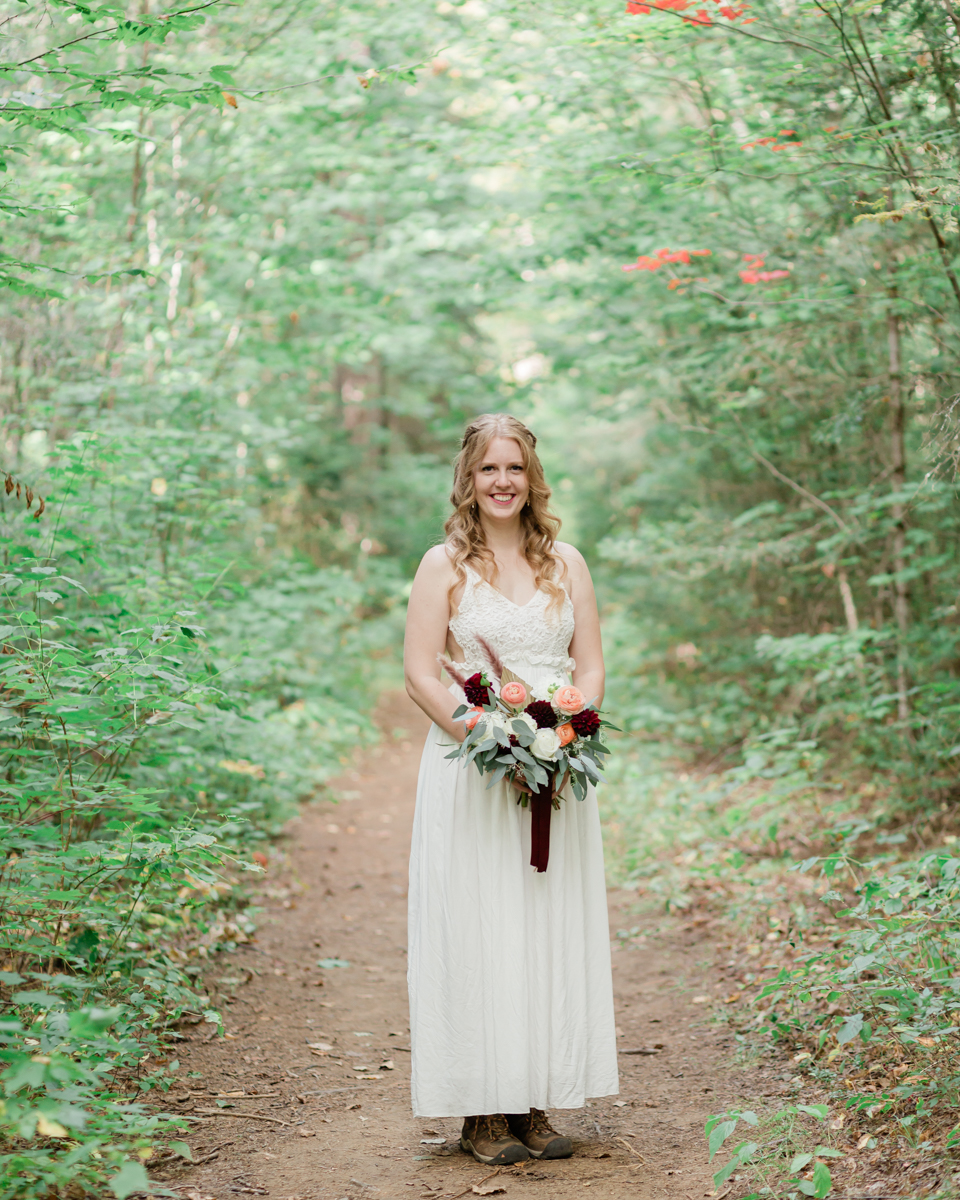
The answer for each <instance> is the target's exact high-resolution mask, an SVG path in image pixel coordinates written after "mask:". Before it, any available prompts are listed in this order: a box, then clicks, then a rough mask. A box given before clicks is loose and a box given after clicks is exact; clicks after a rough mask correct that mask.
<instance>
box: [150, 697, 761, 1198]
mask: <svg viewBox="0 0 960 1200" xmlns="http://www.w3.org/2000/svg"><path fill="white" fill-rule="evenodd" d="M383 725H384V728H385V737H384V740H383V742H382V743H381V745H380V746H379V747H378V748H377V749H376V750H374V751H372V752H370V753H369V754H366V755H364V756H363V758H362V759H360V760H359V761H358V764H357V766H356V769H355V770H353V771H350V772H348V774H347V775H346V776H344V777H343V778H342V779H341V780H340V781H338V782H339V786H338V787H337V788H336V789H335V790H336V792H337V794H338V796H339V798H340V803H339V804H334V803H329V802H324V803H322V804H318V805H315V806H311V807H307V808H305V809H304V812H303V815H302V817H301V818H299V819H298V820H297V821H296V822H294V823H293V824H292V825H291V827H290V830H289V836H288V839H287V841H286V843H285V845H284V846H283V847H282V849H283V850H284V851H285V857H281V858H279V859H278V862H277V864H276V865H274V866H272V867H271V869H270V872H269V874H268V880H267V882H266V884H265V885H264V886H263V888H262V891H263V895H264V905H265V911H264V912H263V913H262V914H261V916H260V918H259V921H258V924H259V933H258V937H257V940H256V942H255V943H254V944H252V945H250V946H244V947H241V948H240V949H238V950H237V951H236V952H235V953H234V954H232V955H224V956H222V957H221V958H220V959H219V960H218V961H217V963H216V966H215V968H214V970H213V971H212V972H211V977H210V978H209V979H208V984H209V986H210V987H211V988H215V989H217V990H216V992H214V994H215V995H217V996H218V997H219V1000H220V1003H221V1005H222V1011H223V1012H224V1015H225V1024H226V1029H227V1035H226V1038H225V1039H222V1040H221V1039H214V1040H208V1038H207V1035H206V1033H202V1034H199V1033H194V1034H192V1035H191V1036H192V1040H191V1041H190V1042H189V1044H188V1045H185V1046H184V1047H183V1053H182V1054H181V1055H180V1061H181V1064H182V1066H181V1071H180V1076H179V1077H180V1079H181V1080H182V1083H181V1084H180V1085H179V1087H178V1088H175V1089H174V1091H173V1092H171V1094H170V1096H169V1097H168V1101H171V1102H172V1103H171V1104H170V1107H173V1108H177V1109H178V1110H179V1111H182V1112H183V1113H184V1114H185V1115H193V1116H194V1117H195V1121H194V1123H193V1128H192V1132H191V1135H190V1136H189V1138H188V1141H189V1144H190V1146H191V1149H192V1151H193V1154H194V1156H195V1158H196V1159H199V1160H204V1162H203V1165H199V1166H196V1167H192V1168H190V1169H189V1170H188V1171H186V1172H185V1173H182V1174H181V1175H180V1176H179V1177H178V1178H177V1179H176V1180H173V1179H168V1180H167V1183H168V1186H169V1184H170V1183H179V1184H180V1185H181V1187H183V1186H184V1185H186V1187H188V1188H189V1190H190V1191H191V1192H192V1191H193V1190H194V1189H195V1190H196V1192H197V1193H198V1194H199V1195H200V1196H202V1197H209V1196H213V1197H216V1200H228V1197H231V1196H233V1195H237V1194H240V1195H262V1196H268V1197H271V1198H288V1200H289V1198H299V1200H342V1198H349V1200H360V1198H361V1197H363V1198H364V1200H381V1198H400V1200H411V1198H413V1197H417V1198H419V1197H426V1196H430V1197H434V1198H437V1200H439V1198H440V1197H446V1198H448V1200H449V1198H450V1197H453V1196H458V1195H459V1196H462V1195H470V1194H475V1193H473V1190H472V1189H473V1188H474V1186H475V1185H476V1186H479V1185H480V1184H481V1181H483V1180H485V1179H487V1177H488V1175H489V1172H488V1170H486V1169H485V1168H483V1167H482V1166H480V1165H479V1164H477V1163H476V1162H474V1161H473V1160H472V1159H469V1158H467V1157H466V1156H464V1155H463V1154H461V1152H460V1150H459V1148H458V1144H457V1139H458V1136H459V1122H457V1121H454V1120H442V1121H422V1120H417V1119H415V1118H414V1117H413V1116H412V1115H411V1110H410V1097H409V1073H410V1052H409V1051H410V1043H409V1040H408V1039H409V1026H408V1023H407V996H406V977H405V976H406V950H405V945H406V891H407V887H406V872H407V856H408V850H409V828H410V821H411V818H412V815H413V804H414V792H415V787H416V777H417V768H418V762H419V752H420V746H421V744H422V741H423V736H424V732H425V726H424V723H423V720H422V719H421V718H420V716H419V714H418V713H417V712H416V711H414V710H413V709H412V706H411V705H409V703H408V702H407V701H406V699H405V698H400V697H392V698H391V705H390V708H389V713H388V715H387V716H386V717H385V719H384V721H383ZM636 907H637V901H636V896H635V895H634V894H633V893H632V892H625V891H621V890H619V889H618V890H612V891H611V893H610V922H611V931H612V933H613V932H615V931H616V930H617V929H618V928H622V927H624V926H629V927H633V926H639V927H641V928H642V929H644V930H645V931H646V932H647V938H646V942H645V944H644V945H643V946H636V945H632V946H631V947H630V948H629V949H628V948H618V949H616V951H615V953H614V963H615V969H614V983H615V988H616V1003H617V1023H618V1032H619V1034H620V1037H619V1041H620V1046H621V1049H622V1051H623V1053H622V1054H621V1056H620V1063H621V1094H620V1096H619V1097H611V1098H609V1099H603V1100H594V1101H591V1102H590V1104H589V1106H588V1107H587V1108H585V1109H582V1110H575V1111H558V1112H555V1113H553V1114H552V1116H553V1119H554V1123H555V1124H556V1126H557V1127H558V1128H559V1129H560V1130H561V1131H562V1132H564V1133H567V1134H568V1135H570V1136H571V1137H572V1138H573V1139H574V1142H575V1146H576V1150H575V1154H574V1157H573V1158H572V1159H568V1160H563V1161H556V1162H537V1161H530V1162H528V1163H524V1164H521V1165H520V1166H518V1167H515V1168H507V1169H504V1170H502V1171H501V1172H500V1173H499V1174H498V1175H497V1176H496V1179H492V1178H489V1179H487V1182H486V1183H485V1184H484V1185H483V1187H484V1191H486V1190H487V1189H489V1188H493V1187H496V1189H497V1190H499V1189H503V1192H504V1195H505V1196H507V1197H516V1198H517V1200H521V1198H524V1197H534V1196H536V1197H539V1198H541V1200H573V1198H574V1197H582V1195H583V1192H584V1190H585V1189H588V1188H589V1189H591V1195H595V1196H600V1197H610V1198H611V1200H612V1198H614V1197H621V1196H622V1197H633V1198H638V1200H646V1198H647V1197H649V1198H654V1197H657V1198H659V1197H664V1198H666V1197H670V1198H676V1200H684V1198H687V1197H691V1198H694V1197H695V1198H697V1200H699V1198H700V1197H703V1196H705V1195H712V1194H713V1184H712V1180H711V1168H710V1167H709V1166H708V1164H707V1156H706V1149H705V1143H704V1138H703V1123H704V1120H705V1119H706V1117H707V1116H708V1115H709V1114H711V1113H716V1112H720V1111H722V1110H723V1109H725V1108H728V1107H730V1106H731V1105H734V1104H742V1105H747V1104H750V1103H753V1104H754V1105H758V1104H763V1103H764V1101H763V1099H762V1096H763V1094H767V1095H773V1094H775V1093H778V1092H779V1091H780V1090H781V1089H782V1087H783V1085H782V1083H781V1082H774V1081H773V1080H772V1078H771V1077H770V1076H769V1075H767V1074H765V1073H764V1072H763V1071H760V1070H758V1069H757V1068H755V1067H754V1068H750V1069H749V1070H747V1069H746V1068H744V1067H738V1066H736V1065H735V1064H734V1045H733V1038H732V1033H731V1031H730V1030H729V1029H727V1028H726V1027H724V1026H722V1025H717V1024H714V1023H712V1022H711V1021H710V1020H709V1017H710V1012H711V1007H710V1005H709V1004H707V1003H704V1002H703V1000H702V995H701V993H703V994H706V995H709V996H711V997H712V996H713V993H710V992H707V990H706V989H707V988H708V987H710V986H711V976H712V972H711V965H712V963H711V948H710V945H709V944H708V943H707V942H706V941H698V940H696V939H697V937H698V936H700V935H698V934H697V933H696V932H692V931H690V930H689V928H684V927H683V925H682V923H681V922H680V921H672V920H671V921H669V922H665V921H664V919H663V917H662V916H659V915H653V916H651V915H643V914H640V915H638V914H637V912H636V911H635V909H636ZM635 941H636V939H634V942H635ZM614 942H615V945H619V942H618V940H617V939H616V938H614ZM321 960H325V961H326V962H327V964H328V965H327V966H318V963H319V962H320V961H321ZM333 960H339V961H340V962H345V963H349V966H342V967H341V966H336V965H333ZM698 998H700V1002H699V1003H697V1000H698ZM631 1051H633V1053H631ZM638 1051H647V1053H642V1052H638ZM651 1051H652V1053H651ZM191 1072H199V1073H200V1074H199V1075H194V1076H193V1078H192V1079H191V1078H189V1074H188V1073H191ZM188 1087H189V1088H190V1089H191V1091H190V1092H188V1091H187V1090H186V1089H187V1088H188ZM217 1099H219V1100H220V1101H221V1102H226V1104H228V1105H231V1106H233V1107H231V1108H225V1109H224V1110H223V1113H222V1114H220V1115H210V1109H211V1108H212V1107H214V1105H215V1104H216V1100H217ZM214 1111H216V1109H215V1110H214ZM242 1114H246V1115H247V1116H250V1117H251V1118H254V1119H251V1120H240V1121H237V1120H231V1119H230V1117H231V1116H240V1115H242ZM258 1114H263V1119H262V1123H258V1121H257V1120H256V1116H257V1115H258ZM267 1115H269V1119H270V1120H271V1123H269V1124H267V1123H266V1117H267ZM274 1121H279V1122H285V1123H286V1124H285V1125H284V1124H274V1123H272V1122H274ZM725 1190H726V1189H721V1192H722V1193H723V1192H725ZM181 1194H186V1193H184V1192H181ZM480 1194H484V1193H483V1192H481V1193H480ZM488 1194H492V1193H488Z"/></svg>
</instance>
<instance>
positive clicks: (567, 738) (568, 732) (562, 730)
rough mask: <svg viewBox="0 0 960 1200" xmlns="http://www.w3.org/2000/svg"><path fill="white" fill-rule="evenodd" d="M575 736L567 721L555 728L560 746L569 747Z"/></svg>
mask: <svg viewBox="0 0 960 1200" xmlns="http://www.w3.org/2000/svg"><path fill="white" fill-rule="evenodd" d="M576 736H577V735H576V734H575V733H574V732H573V726H572V725H571V724H570V722H569V721H568V722H567V723H566V725H558V726H557V737H558V738H559V739H560V745H561V746H569V745H570V743H571V742H572V741H573V739H574V738H575V737H576Z"/></svg>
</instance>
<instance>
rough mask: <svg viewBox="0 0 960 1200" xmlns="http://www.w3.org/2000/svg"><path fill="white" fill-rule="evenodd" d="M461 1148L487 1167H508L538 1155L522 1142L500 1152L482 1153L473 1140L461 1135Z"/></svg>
mask: <svg viewBox="0 0 960 1200" xmlns="http://www.w3.org/2000/svg"><path fill="white" fill-rule="evenodd" d="M460 1149H461V1150H462V1151H463V1152H464V1154H472V1155H473V1157H474V1158H475V1159H476V1160H477V1162H480V1163H483V1164H484V1166H487V1167H491V1166H492V1167H507V1166H510V1165H512V1164H513V1163H518V1162H526V1160H527V1159H528V1158H533V1157H536V1156H535V1155H533V1154H532V1152H531V1151H530V1150H528V1149H527V1147H526V1146H524V1145H523V1144H522V1142H517V1144H516V1147H513V1146H511V1147H509V1149H507V1150H501V1151H500V1153H499V1154H480V1153H479V1152H478V1151H477V1150H475V1149H474V1148H473V1143H472V1142H468V1141H467V1139H466V1138H464V1137H461V1138H460ZM518 1151H519V1152H520V1153H518Z"/></svg>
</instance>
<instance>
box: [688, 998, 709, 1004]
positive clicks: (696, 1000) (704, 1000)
mask: <svg viewBox="0 0 960 1200" xmlns="http://www.w3.org/2000/svg"><path fill="white" fill-rule="evenodd" d="M709 999H710V997H709V996H694V998H693V999H692V1000H691V1001H690V1003H691V1004H706V1003H707V1001H708V1000H709Z"/></svg>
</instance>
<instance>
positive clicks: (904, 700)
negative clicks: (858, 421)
mask: <svg viewBox="0 0 960 1200" xmlns="http://www.w3.org/2000/svg"><path fill="white" fill-rule="evenodd" d="M887 296H888V297H889V300H890V307H889V308H888V310H887V351H888V355H889V364H890V368H889V371H890V383H889V386H890V450H891V454H890V457H891V466H892V468H893V469H892V473H891V485H892V488H893V491H894V494H897V493H900V492H902V491H903V488H904V485H905V484H906V480H907V456H906V449H905V446H904V428H905V426H906V406H905V403H904V394H903V378H902V372H901V359H900V314H899V313H898V312H897V309H896V302H897V299H898V292H897V288H896V285H893V286H892V287H890V288H888V289H887ZM891 513H892V516H893V570H894V575H895V577H896V578H895V582H894V585H893V612H894V618H895V620H896V622H897V632H898V645H897V716H898V717H899V718H900V720H901V721H906V720H907V719H908V718H909V716H910V701H909V697H908V695H907V692H908V687H909V681H908V673H907V631H908V629H909V627H910V596H909V592H908V589H907V582H906V580H905V579H903V578H902V575H903V572H904V570H905V568H906V565H907V563H906V549H907V523H906V510H905V508H904V505H903V502H902V500H896V501H894V503H893V505H892V507H891Z"/></svg>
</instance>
